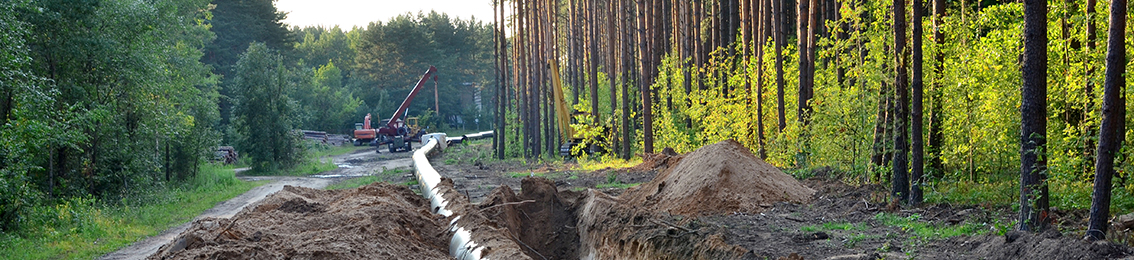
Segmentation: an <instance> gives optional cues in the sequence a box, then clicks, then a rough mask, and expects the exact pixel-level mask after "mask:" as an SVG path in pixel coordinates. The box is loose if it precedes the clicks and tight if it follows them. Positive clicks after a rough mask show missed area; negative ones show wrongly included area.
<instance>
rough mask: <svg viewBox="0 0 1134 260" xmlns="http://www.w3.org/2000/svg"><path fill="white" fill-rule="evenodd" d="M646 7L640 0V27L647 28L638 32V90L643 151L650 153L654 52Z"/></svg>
mask: <svg viewBox="0 0 1134 260" xmlns="http://www.w3.org/2000/svg"><path fill="white" fill-rule="evenodd" d="M646 7H647V6H646V3H645V1H638V27H639V28H642V29H646V30H642V29H639V30H638V32H639V33H638V34H639V36H638V39H640V43H639V44H638V48H639V49H638V52H639V55H640V56H641V57H640V59H639V62H638V64H639V71H640V73H639V74H640V75H639V77H640V78H639V81H638V90H639V91H640V92H641V94H642V152H643V153H646V154H649V153H653V152H654V137H653V133H652V131H653V122H652V121H653V118H652V115H651V109H652V106H653V103H652V102H651V100H650V96H651V95H650V83H649V82H650V80H649V77H650V74H651V73H650V71H651V70H652V69H651V68H649V67H648V66H649V62H650V56H651V55H652V54H651V52H650V46H649V45H650V43H649V37H650V35H649V32H648V30H649V28H648V27H647V26H646V22H647V19H646V14H647V12H646V11H647V10H646Z"/></svg>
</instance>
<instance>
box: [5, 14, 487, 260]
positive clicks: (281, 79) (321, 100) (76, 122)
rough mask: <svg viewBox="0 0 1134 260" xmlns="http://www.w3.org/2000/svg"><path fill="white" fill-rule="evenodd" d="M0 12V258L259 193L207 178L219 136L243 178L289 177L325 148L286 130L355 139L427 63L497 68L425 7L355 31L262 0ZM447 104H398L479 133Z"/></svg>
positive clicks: (480, 35) (212, 174) (448, 84)
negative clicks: (293, 18) (291, 14)
mask: <svg viewBox="0 0 1134 260" xmlns="http://www.w3.org/2000/svg"><path fill="white" fill-rule="evenodd" d="M0 13H2V14H3V15H0V27H2V29H0V87H2V88H0V95H2V98H0V115H2V119H0V120H2V121H0V143H2V144H3V145H0V241H4V242H2V243H0V244H4V246H0V252H8V251H11V250H15V251H16V252H20V251H24V250H25V249H26V248H21V245H24V246H27V244H26V243H38V242H28V241H48V242H50V243H56V244H58V243H60V242H51V241H62V240H68V239H74V240H82V239H87V238H90V240H94V239H96V238H99V237H101V236H107V235H108V233H107V232H110V233H109V234H110V236H118V235H117V234H119V233H122V232H124V231H121V230H118V229H124V228H128V229H129V230H131V231H128V232H126V233H131V232H140V234H142V235H145V233H146V232H154V231H146V230H142V231H136V230H134V229H136V228H138V227H136V226H130V225H134V224H131V223H132V222H138V221H145V219H148V218H151V217H150V216H145V214H149V213H144V212H143V213H137V212H131V211H138V210H139V209H140V208H141V209H144V208H145V206H147V205H158V204H162V205H165V204H177V203H198V204H202V205H205V204H208V205H211V204H210V203H216V202H217V201H214V202H208V200H206V199H205V198H206V197H207V198H209V199H219V195H217V194H229V193H232V192H237V190H239V189H244V190H247V189H248V188H251V187H253V186H255V185H254V184H251V183H247V184H245V183H244V182H241V181H238V180H236V179H235V178H233V176H232V171H231V166H227V167H229V168H227V169H229V170H228V173H227V174H222V173H219V172H222V171H223V169H222V168H224V167H226V166H218V165H216V164H215V163H212V162H213V161H215V153H216V151H217V147H218V146H234V147H235V148H236V150H237V151H238V152H239V153H240V154H241V155H242V156H243V157H244V159H243V160H242V161H241V162H240V163H239V164H240V165H243V166H248V167H252V172H257V173H258V174H299V173H297V172H301V171H304V169H308V168H311V164H313V163H312V162H311V161H312V160H313V159H312V158H314V157H315V156H314V154H315V153H319V150H321V149H326V148H319V147H313V146H312V144H309V143H305V142H302V141H301V135H299V134H297V133H298V132H296V131H295V130H298V129H306V130H316V131H326V132H329V133H338V134H348V135H349V134H350V131H352V130H354V123H356V122H362V119H363V117H364V116H365V115H367V114H374V115H375V117H376V119H375V120H376V121H377V118H382V117H384V116H388V115H389V114H391V113H393V111H394V110H396V105H397V104H399V103H400V102H401V101H402V99H403V98H405V96H406V94H407V93H408V92H409V88H410V87H412V86H411V84H412V83H413V82H411V81H413V80H415V79H416V78H417V77H420V75H421V72H423V71H425V69H426V68H428V67H429V65H434V66H437V67H438V68H440V69H441V70H442V71H444V74H442V76H441V77H440V78H439V85H438V88H439V91H440V92H443V93H469V94H470V95H471V93H473V92H477V90H478V89H481V88H485V87H484V86H487V85H488V84H489V83H491V78H492V74H491V73H492V67H491V65H490V64H491V63H490V62H491V59H492V58H491V57H492V49H491V48H492V43H491V40H492V32H491V27H490V26H489V25H487V24H485V23H484V22H483V21H478V20H476V19H475V18H473V19H469V20H463V19H460V18H456V17H450V16H448V15H446V14H440V13H437V12H418V13H405V14H402V15H399V16H397V17H394V18H391V19H389V20H386V21H380V20H378V19H375V21H374V22H372V23H370V24H369V25H368V26H365V28H361V27H355V28H350V29H342V28H339V27H337V26H335V27H331V28H324V27H298V26H290V27H289V25H287V24H285V23H283V22H282V21H283V20H284V18H286V16H287V14H286V13H284V12H280V11H278V10H277V9H276V7H275V6H274V1H272V0H193V1H181V0H156V1H130V0H81V1H73V0H15V1H3V2H0ZM430 87H432V86H430ZM486 93H487V92H486ZM487 96H488V95H487V94H486V95H485V97H487ZM455 100H456V101H455ZM486 100H487V98H486ZM458 101H459V99H452V98H445V99H436V98H435V96H434V95H433V93H429V94H428V95H426V94H424V91H423V94H422V95H419V97H418V98H417V99H416V102H415V103H414V106H413V107H411V109H410V112H409V114H410V115H411V116H419V117H421V121H422V122H421V124H423V125H424V126H426V127H428V128H429V129H430V131H443V130H450V129H456V130H460V129H463V128H468V130H467V131H473V130H475V128H477V127H478V126H477V125H475V124H473V123H472V122H475V121H479V122H483V123H482V124H481V126H479V127H481V128H484V129H488V128H489V124H488V122H489V121H491V120H490V119H489V118H491V117H490V116H491V114H490V112H489V113H481V111H478V110H477V107H476V106H474V105H472V104H467V103H460V102H458ZM483 107H484V110H488V108H489V107H495V105H492V104H487V103H486V104H484V105H483ZM437 110H440V111H439V112H438V111H437ZM455 116H460V117H463V118H464V120H465V121H468V122H469V123H467V124H465V125H452V124H447V121H446V120H445V119H446V118H450V117H455ZM478 117H484V119H480V120H477V119H479V118H478ZM236 194H239V192H238V193H236ZM196 196H201V197H196ZM213 196H218V197H217V198H213ZM227 196H230V197H231V196H233V195H227ZM230 197H229V198H230ZM226 199H227V198H226ZM163 203H164V204H163ZM194 205H196V204H194ZM170 207H173V208H176V209H177V210H175V211H178V212H180V210H181V208H185V207H182V206H170ZM131 208H134V210H130V209H131ZM143 211H144V210H143ZM167 214H170V213H168V212H163V213H159V214H156V215H157V216H158V217H154V218H162V217H163V216H165V217H168V216H166V215H167ZM186 214H187V213H186ZM192 214H194V215H195V214H199V211H198V212H197V213H192ZM138 216H141V217H138ZM188 217H192V215H189V216H188ZM115 218H120V219H124V220H113V219H115ZM168 218H171V219H176V218H178V217H168ZM108 219H109V220H108ZM181 221H184V220H181ZM161 225H168V224H160V225H156V228H157V230H156V231H161V229H164V228H165V227H162V226H161ZM98 230H102V231H98ZM115 230H117V231H115ZM133 239H134V238H122V241H113V242H110V243H103V245H98V243H95V247H108V248H110V249H113V247H114V246H121V243H129V242H132V240H133ZM88 243H89V241H88ZM116 243H117V244H116ZM13 246H14V247H15V248H12V247H13ZM67 246H68V245H67V244H66V243H64V244H63V245H62V246H60V247H63V248H64V249H62V250H63V252H64V253H63V254H62V255H67V254H79V255H78V256H76V255H71V257H78V258H85V257H89V256H82V253H74V252H69V251H74V250H68V249H65V248H66V247H67ZM89 246H90V245H87V246H86V247H89ZM101 250H106V249H101ZM0 255H4V254H0ZM6 257H8V256H5V257H3V258H6ZM55 257H58V256H52V258H55ZM15 258H21V257H15Z"/></svg>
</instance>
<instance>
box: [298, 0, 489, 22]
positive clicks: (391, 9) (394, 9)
mask: <svg viewBox="0 0 1134 260" xmlns="http://www.w3.org/2000/svg"><path fill="white" fill-rule="evenodd" d="M276 8H278V9H279V10H280V11H283V12H288V15H287V19H286V20H284V22H285V23H287V24H288V26H300V27H305V26H318V25H323V26H327V27H332V26H334V25H339V26H340V27H342V28H343V29H350V28H351V27H353V26H360V27H366V25H367V24H369V23H370V22H374V21H383V22H384V21H388V20H390V18H392V17H394V16H397V15H399V14H404V13H407V12H411V13H417V12H419V11H421V12H429V10H435V11H437V12H438V13H447V14H449V16H450V17H460V18H461V19H465V20H467V19H469V17H470V16H475V17H476V19H477V20H478V21H491V20H492V0H413V1H406V0H318V1H312V0H278V1H277V2H276Z"/></svg>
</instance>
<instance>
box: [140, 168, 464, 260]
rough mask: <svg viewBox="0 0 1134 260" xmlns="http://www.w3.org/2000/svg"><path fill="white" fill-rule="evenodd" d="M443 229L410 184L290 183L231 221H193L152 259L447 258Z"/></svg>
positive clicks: (438, 217) (443, 221)
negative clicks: (326, 186)
mask: <svg viewBox="0 0 1134 260" xmlns="http://www.w3.org/2000/svg"><path fill="white" fill-rule="evenodd" d="M446 227H447V221H446V219H445V218H444V217H442V216H441V215H436V214H432V213H430V211H429V202H428V201H426V200H425V199H423V198H422V197H421V196H419V195H417V194H414V193H413V191H411V190H410V189H409V188H407V187H405V186H398V185H392V184H387V183H374V184H370V185H367V186H363V187H360V188H356V189H347V190H317V189H309V188H302V187H294V186H286V187H284V188H283V190H281V191H279V192H277V193H275V194H272V195H271V196H269V197H267V198H265V199H264V200H263V201H261V202H259V203H257V204H254V205H250V206H248V207H246V208H245V209H244V210H242V211H241V212H240V213H238V214H236V215H235V216H233V217H232V218H205V219H200V220H198V221H195V222H194V223H193V224H192V226H190V228H189V229H188V230H187V231H185V232H183V233H182V234H181V235H180V236H178V238H176V239H174V242H173V243H170V244H168V245H165V246H163V247H162V248H161V249H160V250H158V253H157V254H154V255H152V256H150V257H149V259H292V258H300V259H443V258H447V257H448V239H447V238H448V237H449V235H448V234H447V231H446V230H447V229H446Z"/></svg>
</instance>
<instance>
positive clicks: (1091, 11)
mask: <svg viewBox="0 0 1134 260" xmlns="http://www.w3.org/2000/svg"><path fill="white" fill-rule="evenodd" d="M1096 3H1097V1H1096V0H1087V5H1086V8H1085V9H1086V10H1087V11H1086V13H1087V15H1086V19H1085V20H1086V23H1087V31H1086V34H1087V42H1086V49H1085V52H1086V59H1085V60H1084V62H1083V66H1085V67H1086V68H1085V69H1086V72H1085V75H1083V76H1084V77H1083V78H1086V79H1087V80H1086V81H1085V85H1084V87H1083V90H1084V92H1083V94H1084V95H1086V97H1087V98H1085V99H1083V100H1084V102H1083V113H1082V114H1083V116H1082V118H1081V120H1082V121H1080V122H1079V128H1080V129H1082V131H1083V136H1093V135H1095V133H1094V131H1092V130H1093V129H1092V126H1091V124H1092V123H1093V122H1092V118H1091V117H1089V116H1086V115H1089V114H1091V112H1094V111H1095V84H1094V83H1093V82H1091V78H1092V77H1094V76H1093V75H1094V74H1095V66H1094V64H1095V62H1097V60H1095V59H1093V58H1092V57H1091V54H1092V53H1093V52H1094V51H1095V42H1096V41H1098V37H1097V35H1098V26H1095V16H1096V15H1097V14H1096V13H1097V12H1095V8H1096ZM1094 152H1095V140H1094V139H1091V138H1086V142H1085V144H1084V145H1083V161H1087V162H1090V161H1094V157H1095V154H1094ZM1083 170H1084V172H1086V173H1090V171H1091V169H1090V168H1086V167H1085V168H1084V169H1083Z"/></svg>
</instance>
